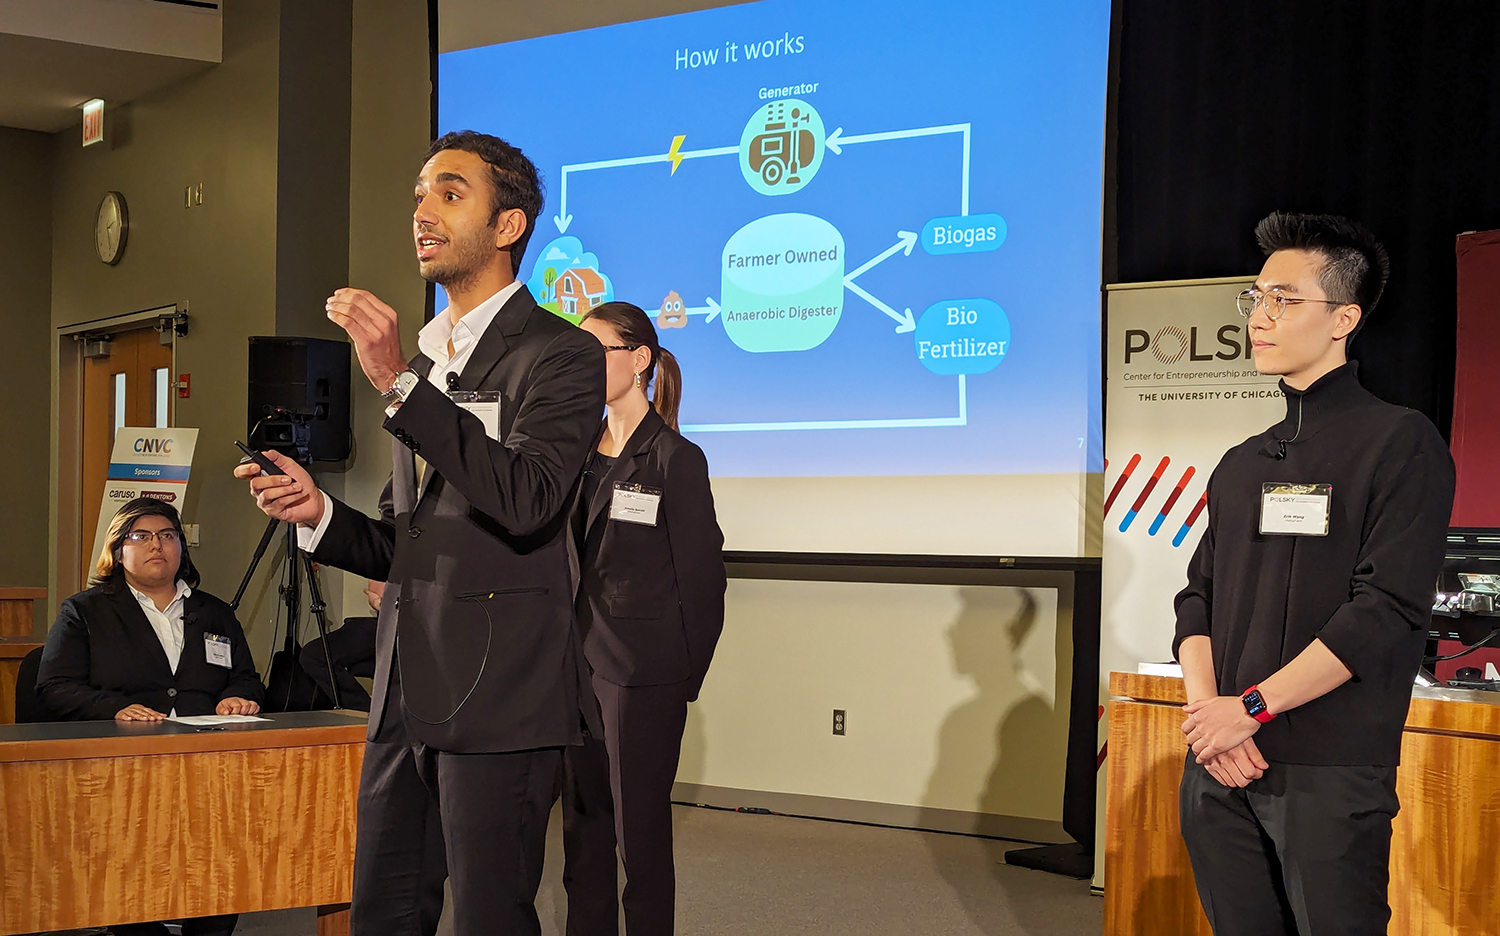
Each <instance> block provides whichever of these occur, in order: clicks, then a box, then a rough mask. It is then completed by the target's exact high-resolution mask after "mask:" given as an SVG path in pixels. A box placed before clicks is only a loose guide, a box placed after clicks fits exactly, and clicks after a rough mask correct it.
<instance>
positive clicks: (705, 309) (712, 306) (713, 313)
mask: <svg viewBox="0 0 1500 936" xmlns="http://www.w3.org/2000/svg"><path fill="white" fill-rule="evenodd" d="M704 301H705V302H707V303H708V305H702V306H694V307H693V308H691V309H683V310H682V311H683V313H684V314H686V315H706V316H708V318H706V319H704V320H703V321H704V322H705V323H707V322H712V321H713V320H714V319H716V318H718V317H719V304H718V303H717V302H715V301H714V298H713V296H709V297H708V298H707V299H705V300H704Z"/></svg>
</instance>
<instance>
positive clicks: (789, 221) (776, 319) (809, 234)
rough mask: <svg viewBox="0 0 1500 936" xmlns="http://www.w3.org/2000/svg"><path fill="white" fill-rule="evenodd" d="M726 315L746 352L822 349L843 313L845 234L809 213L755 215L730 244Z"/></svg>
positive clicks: (728, 330)
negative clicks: (820, 347)
mask: <svg viewBox="0 0 1500 936" xmlns="http://www.w3.org/2000/svg"><path fill="white" fill-rule="evenodd" d="M721 262H722V264H723V280H722V284H721V286H722V298H721V299H720V302H721V304H722V306H723V313H722V317H723V320H724V330H725V332H726V333H728V335H729V340H730V341H733V342H734V343H735V344H736V345H738V346H739V347H740V348H742V349H744V350H746V351H806V350H808V349H809V348H816V347H817V346H818V345H820V344H822V343H823V342H824V341H826V340H828V336H829V335H831V334H833V330H834V328H835V327H837V325H838V323H839V317H840V316H841V315H842V314H843V311H844V235H842V234H840V233H839V231H838V228H836V227H834V226H833V225H831V224H829V223H828V222H827V221H824V220H823V219H822V218H816V217H813V216H812V215H809V214H796V213H789V214H775V215H769V216H768V217H764V218H757V219H756V220H754V221H751V222H750V223H749V224H747V225H745V226H744V227H742V228H740V229H739V230H738V231H735V232H734V235H733V236H732V237H730V238H729V243H728V244H726V245H724V254H723V256H722V257H721Z"/></svg>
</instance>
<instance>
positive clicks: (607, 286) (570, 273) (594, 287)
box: [526, 235, 615, 324]
mask: <svg viewBox="0 0 1500 936" xmlns="http://www.w3.org/2000/svg"><path fill="white" fill-rule="evenodd" d="M526 288H527V289H529V290H531V294H532V295H533V296H535V297H536V300H537V302H538V303H539V304H540V305H541V306H542V308H544V309H547V310H549V311H551V312H555V313H557V314H558V315H561V316H562V317H563V318H565V319H567V320H569V321H570V322H573V323H575V324H576V323H577V322H578V320H579V319H581V318H582V317H583V315H584V313H586V312H588V311H589V310H590V309H592V308H594V307H595V306H598V305H601V304H603V303H605V302H612V301H614V298H615V286H614V283H613V282H611V280H610V278H609V277H608V276H606V275H605V274H604V273H603V272H602V271H601V270H600V269H599V258H598V257H597V256H595V255H594V254H592V253H589V252H588V251H586V250H584V249H583V241H581V240H579V239H578V238H576V237H573V236H571V235H564V236H562V237H558V238H556V239H555V240H553V241H551V242H550V243H548V244H547V246H545V247H543V248H542V250H541V252H540V253H539V254H538V259H537V261H536V262H535V263H533V264H532V267H531V275H530V276H529V277H527V279H526Z"/></svg>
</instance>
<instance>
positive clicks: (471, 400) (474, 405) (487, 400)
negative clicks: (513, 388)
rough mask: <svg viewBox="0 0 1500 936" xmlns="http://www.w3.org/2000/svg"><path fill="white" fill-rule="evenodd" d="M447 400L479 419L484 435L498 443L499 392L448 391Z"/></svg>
mask: <svg viewBox="0 0 1500 936" xmlns="http://www.w3.org/2000/svg"><path fill="white" fill-rule="evenodd" d="M448 399H450V400H452V401H453V402H455V403H457V404H458V405H459V406H461V407H463V408H464V409H466V410H468V411H469V412H471V413H473V414H474V415H475V416H478V417H479V421H480V422H482V423H484V434H485V435H487V436H489V437H490V438H491V439H494V440H495V441H497V442H498V441H500V391H498V390H450V391H448Z"/></svg>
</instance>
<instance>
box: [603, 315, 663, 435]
mask: <svg viewBox="0 0 1500 936" xmlns="http://www.w3.org/2000/svg"><path fill="white" fill-rule="evenodd" d="M589 319H597V320H598V321H600V322H603V323H604V324H606V325H608V326H609V327H610V328H613V329H614V330H615V334H617V335H619V336H620V339H621V340H622V341H624V342H625V343H626V344H628V345H635V346H636V347H639V348H648V349H650V351H651V362H650V363H649V364H647V365H646V369H645V370H644V371H643V372H642V373H641V384H642V386H645V387H647V388H650V389H651V392H650V393H649V394H648V396H649V397H650V399H651V405H652V406H653V407H655V408H656V414H657V415H658V416H660V417H661V418H662V420H663V421H664V422H665V423H666V424H667V425H669V426H671V427H672V428H673V429H674V430H675V429H676V428H677V408H678V406H680V405H681V404H682V370H681V368H679V367H678V366H677V358H676V357H674V356H673V355H672V352H670V351H668V350H667V349H666V348H663V347H662V346H661V345H660V344H658V343H657V339H656V327H655V326H654V325H652V324H651V319H650V317H649V316H647V315H646V313H645V312H643V311H641V307H640V306H636V305H631V304H630V303H628V302H606V303H604V304H603V305H599V306H595V307H594V308H592V309H590V310H589V311H588V312H587V313H585V314H584V316H583V318H582V319H581V320H580V324H581V323H582V322H587V321H588V320H589ZM658 365H660V372H658V370H657V366H658ZM653 379H654V380H655V382H656V385H655V387H652V381H653Z"/></svg>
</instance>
